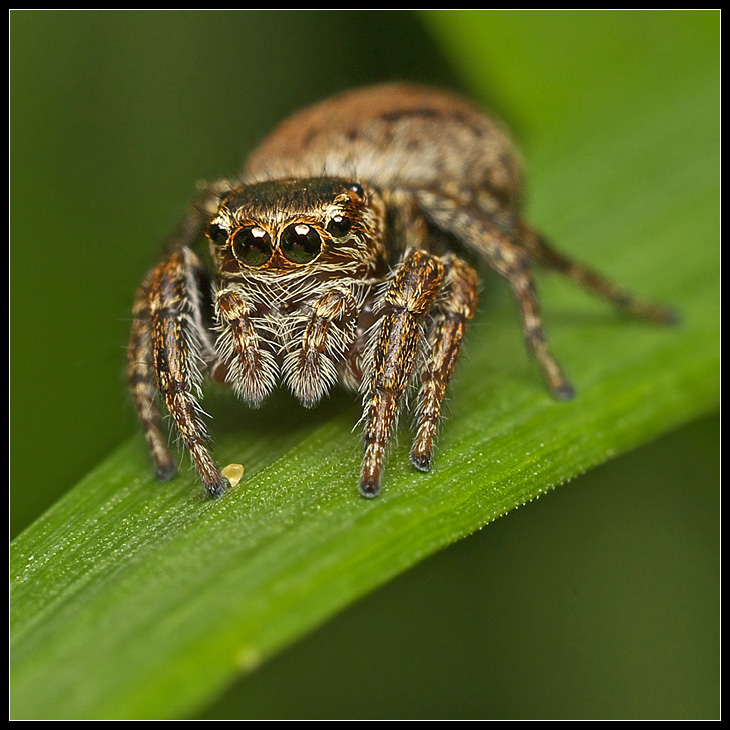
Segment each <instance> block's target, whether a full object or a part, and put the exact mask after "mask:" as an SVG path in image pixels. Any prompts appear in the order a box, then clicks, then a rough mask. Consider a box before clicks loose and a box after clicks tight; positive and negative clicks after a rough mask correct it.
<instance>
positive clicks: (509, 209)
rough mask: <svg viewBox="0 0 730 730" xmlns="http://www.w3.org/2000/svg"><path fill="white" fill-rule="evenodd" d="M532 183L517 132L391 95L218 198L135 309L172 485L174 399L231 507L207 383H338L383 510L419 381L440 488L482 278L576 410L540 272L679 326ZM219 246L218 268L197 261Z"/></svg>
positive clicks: (162, 473) (134, 347)
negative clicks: (397, 434) (459, 365)
mask: <svg viewBox="0 0 730 730" xmlns="http://www.w3.org/2000/svg"><path fill="white" fill-rule="evenodd" d="M521 178H522V173H521V168H520V163H519V160H518V156H517V154H516V152H515V150H514V148H513V146H512V143H511V142H510V140H509V137H508V136H507V134H506V132H505V131H504V130H503V128H502V127H501V126H500V125H499V124H498V123H497V122H496V121H495V120H494V119H493V118H491V117H490V116H487V115H486V114H485V113H484V112H482V111H480V110H478V109H477V108H476V107H475V106H473V105H472V104H471V103H469V102H467V101H465V100H463V99H460V98H458V97H456V96H453V95H452V94H450V93H447V92H444V91H440V90H435V89H429V88H422V87H417V86H410V85H396V84H391V85H382V86H376V87H371V88H366V89H362V90H357V91H353V92H349V93H345V94H342V95H340V96H338V97H335V98H333V99H329V100H327V101H324V102H323V103H320V104H319V105H316V106H314V107H311V108H309V109H305V110H304V111H302V112H300V113H298V114H296V115H294V116H293V117H292V118H290V119H289V120H287V121H285V122H284V123H283V124H282V125H281V126H280V127H279V128H278V129H277V130H275V131H274V133H273V134H272V135H271V136H270V137H268V138H267V139H266V140H265V141H264V142H263V143H262V145H261V146H260V147H259V148H258V149H257V150H255V151H254V153H253V154H252V155H251V157H250V158H249V160H248V163H247V165H246V167H245V169H244V171H243V173H242V176H241V178H240V179H239V180H237V181H235V182H227V181H221V182H218V183H216V184H213V185H210V186H208V187H207V188H206V189H205V190H204V192H203V194H202V195H201V196H200V198H199V199H198V200H197V201H196V203H195V204H194V205H193V206H192V208H191V210H190V212H189V214H188V215H187V217H186V218H185V219H184V221H183V224H182V225H181V227H180V228H179V229H178V230H177V232H176V233H175V234H174V235H173V236H172V238H171V240H170V241H169V245H168V248H167V251H166V254H165V257H164V258H163V260H162V262H161V263H160V264H159V265H158V266H157V267H156V268H154V269H153V270H152V271H151V272H150V273H149V274H148V275H147V277H146V279H145V280H144V283H143V284H142V286H141V288H140V289H139V291H138V293H137V296H136V300H135V304H134V325H133V328H132V335H131V341H130V344H129V366H128V373H129V381H130V387H131V392H132V395H133V399H134V403H135V407H136V410H137V412H138V415H139V419H140V421H141V424H142V427H143V429H144V433H145V436H146V440H147V443H148V445H149V449H150V451H151V454H152V458H153V460H154V463H155V466H156V470H157V475H158V477H159V478H160V479H163V480H165V479H169V478H171V477H172V475H173V474H174V472H175V465H174V462H173V458H172V456H171V454H170V451H169V449H168V445H167V440H166V438H165V437H164V436H163V433H162V427H161V415H160V411H159V409H158V405H157V397H158V395H159V396H160V398H161V400H162V401H163V402H164V404H165V406H166V408H167V410H168V411H169V413H170V415H171V417H172V421H173V424H174V426H175V428H176V430H177V431H178V433H179V435H180V437H181V438H182V441H183V443H184V444H185V446H186V447H187V449H188V450H189V452H190V454H191V456H192V460H193V462H194V464H195V466H196V468H197V470H198V472H199V474H200V477H201V479H202V481H203V484H204V485H205V489H206V490H207V492H208V493H209V494H210V495H211V496H214V497H218V496H220V495H222V494H223V493H224V491H225V489H226V481H225V479H224V478H223V477H222V476H221V472H220V470H219V468H218V466H217V465H216V463H215V461H214V460H213V458H212V457H211V455H210V453H209V451H208V449H207V448H206V446H205V441H206V436H205V428H204V425H203V422H202V411H201V409H200V406H199V397H200V385H201V382H202V378H203V373H204V372H205V373H207V374H209V375H210V376H211V377H213V378H215V379H217V380H220V381H222V382H225V383H227V384H229V385H230V386H231V387H232V388H233V390H234V392H235V393H236V395H237V396H239V397H240V398H241V399H242V400H244V401H245V402H247V403H248V404H250V405H252V406H258V405H259V404H260V403H261V402H262V401H263V400H264V398H266V396H267V395H269V393H271V391H272V390H273V389H274V388H275V387H276V386H277V384H278V383H280V382H282V383H283V384H285V385H286V386H287V387H288V388H289V389H290V390H291V392H292V393H293V394H294V395H295V396H296V397H297V398H298V399H299V400H300V401H301V403H302V404H304V405H305V406H312V405H314V404H315V403H317V402H318V401H319V399H320V398H322V396H323V395H325V394H326V393H327V392H328V391H329V390H330V388H331V387H332V386H333V385H334V384H335V383H336V382H338V381H339V382H340V383H342V384H343V385H344V386H346V387H348V388H350V389H353V390H359V391H360V392H361V394H362V398H363V416H362V422H363V426H364V441H365V454H364V459H363V463H362V471H361V476H360V492H361V493H362V494H363V495H364V496H366V497H373V496H376V495H377V494H378V493H379V490H380V482H381V474H382V470H383V463H384V457H385V454H386V450H387V446H388V443H389V440H390V438H391V434H392V432H393V430H394V428H395V425H396V421H397V418H398V414H399V411H400V410H401V407H402V404H403V401H404V396H405V394H406V391H407V390H408V388H409V385H410V384H411V383H413V382H416V383H418V386H419V389H418V394H417V396H416V403H415V439H414V442H413V448H412V450H411V461H412V463H413V465H414V466H415V467H416V468H418V469H420V470H423V471H426V470H428V469H429V467H430V464H431V459H432V455H433V450H434V439H435V433H436V427H437V423H438V420H439V416H440V412H441V406H442V402H443V398H444V392H445V390H446V386H447V384H448V382H449V380H450V379H451V376H452V374H453V372H454V367H455V365H456V361H457V359H458V356H459V352H460V349H461V345H462V340H463V338H464V332H465V328H466V323H467V322H468V321H469V320H470V319H471V318H472V317H473V316H474V312H475V309H476V305H477V295H478V279H477V274H476V271H475V269H474V268H473V266H476V265H477V263H478V262H479V261H485V262H487V263H488V264H489V265H490V266H491V267H492V268H493V269H495V270H496V271H497V272H498V273H499V274H501V275H502V276H503V277H504V278H505V279H506V280H507V282H508V283H509V285H510V286H511V288H512V290H513V293H514V294H515V296H516V299H517V303H518V305H519V310H520V315H521V319H522V325H523V329H524V337H525V340H526V342H527V346H528V348H529V350H530V351H531V352H532V353H533V354H534V356H535V358H536V359H537V362H538V364H539V366H540V368H541V370H542V373H543V376H544V379H545V381H546V384H547V387H548V388H549V390H550V392H551V393H552V394H553V395H554V396H555V397H556V398H559V399H569V398H571V397H572V396H573V389H572V387H571V385H570V383H569V382H568V380H567V379H566V377H565V375H564V374H563V371H562V370H561V368H560V367H559V365H558V364H557V362H556V361H555V359H554V358H553V356H552V355H551V353H550V350H549V348H548V343H547V340H546V337H545V334H544V332H543V326H542V318H541V316H540V311H539V307H538V301H537V297H536V294H535V287H534V284H533V277H532V273H531V266H532V265H533V263H535V264H542V265H545V266H547V267H548V268H551V269H553V270H557V271H559V272H560V273H562V274H564V275H565V276H567V277H569V278H570V279H573V280H574V281H576V282H578V283H580V284H582V285H583V286H585V287H586V288H588V289H589V290H591V291H593V292H594V293H595V294H597V295H599V296H601V297H604V298H606V299H608V300H609V301H611V302H612V303H613V304H614V305H616V306H617V307H619V308H621V309H623V310H626V311H628V312H631V313H633V314H635V315H638V316H640V317H643V318H646V319H649V320H654V321H659V322H667V321H671V320H672V313H671V312H669V311H668V310H666V309H664V308H662V307H658V306H654V305H651V304H647V303H644V302H641V301H639V300H637V299H636V298H634V297H632V296H630V295H627V294H626V293H625V292H623V291H622V290H620V289H619V288H618V287H616V286H615V285H614V284H612V283H610V282H609V281H607V280H606V279H605V278H604V277H602V276H600V275H599V274H596V273H594V272H593V271H591V270H589V269H587V268H586V267H584V266H583V265H582V264H580V263H577V262H575V261H573V260H571V259H568V258H567V257H566V256H564V255H563V254H561V253H558V252H557V251H555V250H554V249H553V248H552V247H551V246H550V245H549V244H548V243H547V242H546V240H545V239H544V238H543V237H542V236H541V235H540V234H539V233H537V232H536V231H534V230H533V229H532V228H530V227H529V225H528V224H527V223H526V222H525V221H524V220H523V219H522V218H521V202H522V201H521V197H522V179H521ZM204 234H205V236H207V239H208V249H209V254H210V258H211V264H212V265H211V266H210V267H206V266H204V265H203V264H202V263H201V260H200V259H199V258H198V255H196V253H194V251H193V247H194V245H195V244H196V243H198V241H199V240H200V239H201V238H203V235H204Z"/></svg>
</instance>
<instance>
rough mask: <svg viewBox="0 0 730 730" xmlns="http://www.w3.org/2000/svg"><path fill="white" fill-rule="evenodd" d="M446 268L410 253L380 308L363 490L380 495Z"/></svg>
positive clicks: (369, 375)
mask: <svg viewBox="0 0 730 730" xmlns="http://www.w3.org/2000/svg"><path fill="white" fill-rule="evenodd" d="M444 277H445V267H444V265H443V264H442V263H441V261H439V259H438V258H436V257H435V256H432V255H431V254H428V253H426V252H424V251H418V250H416V251H411V252H409V253H407V254H406V255H405V257H404V259H403V261H402V263H401V264H400V265H399V266H398V267H397V268H396V270H395V272H394V273H393V275H392V277H391V278H390V280H389V281H388V282H387V286H386V287H385V288H384V291H383V293H382V295H381V298H380V301H379V302H378V303H377V304H376V311H377V310H381V311H382V312H383V313H382V315H381V317H380V319H379V320H378V322H377V324H376V326H375V328H374V330H373V340H372V344H371V345H370V346H369V349H370V352H369V353H368V357H367V358H366V372H365V377H364V379H363V388H364V398H363V406H364V408H363V420H364V423H365V433H364V438H365V455H364V458H363V463H362V471H361V476H360V492H361V494H363V496H365V497H375V496H377V495H378V494H379V492H380V479H381V474H382V470H383V462H384V458H385V452H386V449H387V447H388V444H389V442H390V437H391V434H392V432H393V429H394V428H395V426H396V423H397V420H398V414H399V411H400V406H401V403H402V400H403V396H404V394H405V392H406V389H407V388H408V384H409V382H410V379H411V375H412V373H413V371H414V369H415V366H416V362H417V360H418V357H419V355H420V353H421V351H422V343H423V326H424V322H425V319H426V317H427V316H428V315H429V313H430V311H431V308H432V306H433V303H434V302H435V301H436V298H437V297H438V295H439V293H440V291H441V287H442V284H443V281H444Z"/></svg>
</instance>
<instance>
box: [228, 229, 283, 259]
mask: <svg viewBox="0 0 730 730" xmlns="http://www.w3.org/2000/svg"><path fill="white" fill-rule="evenodd" d="M231 245H232V246H233V254H234V255H235V257H236V258H237V259H238V260H239V261H240V262H241V263H242V264H246V265H247V266H263V265H264V264H265V263H266V262H267V261H268V260H269V259H270V258H271V254H272V253H273V252H274V249H273V247H272V246H271V236H269V234H268V233H267V232H266V231H265V230H264V229H263V228H259V227H258V226H246V227H245V228H240V229H239V230H237V231H236V232H235V233H234V234H233V242H232V244H231Z"/></svg>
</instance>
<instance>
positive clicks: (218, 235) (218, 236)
mask: <svg viewBox="0 0 730 730" xmlns="http://www.w3.org/2000/svg"><path fill="white" fill-rule="evenodd" d="M207 234H208V238H210V240H211V241H213V243H218V244H220V243H225V242H226V239H227V238H228V231H226V229H225V228H221V227H220V226H219V225H218V224H217V223H211V224H210V225H209V226H208V230H207Z"/></svg>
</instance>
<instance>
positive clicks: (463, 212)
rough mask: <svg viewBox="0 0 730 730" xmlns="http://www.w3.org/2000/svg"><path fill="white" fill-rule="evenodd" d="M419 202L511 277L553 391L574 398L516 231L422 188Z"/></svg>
mask: <svg viewBox="0 0 730 730" xmlns="http://www.w3.org/2000/svg"><path fill="white" fill-rule="evenodd" d="M419 202H420V203H421V205H422V208H423V211H424V214H425V215H426V216H427V218H428V219H430V220H431V221H432V222H433V223H435V224H436V225H437V226H438V227H439V228H442V229H443V230H447V231H451V232H452V233H453V234H454V235H455V236H456V237H457V238H458V239H459V240H460V241H461V242H462V243H463V244H464V245H466V246H467V247H468V248H470V249H471V250H472V251H474V252H475V253H476V254H477V255H479V256H480V257H481V258H483V259H485V260H486V261H487V262H488V263H489V265H490V266H491V267H492V268H493V269H494V270H495V271H497V272H498V273H499V274H501V275H502V276H503V277H504V278H505V279H506V280H507V281H508V283H509V284H510V286H511V287H512V291H513V293H514V294H515V297H516V298H517V302H518V305H519V308H520V317H521V319H522V329H523V333H524V338H525V342H526V343H527V347H528V349H529V350H530V351H531V352H532V353H533V355H534V356H535V359H536V360H537V362H538V365H539V366H540V369H541V370H542V374H543V378H544V380H545V382H546V384H547V386H548V388H549V390H550V392H551V393H552V395H553V396H554V397H555V398H558V399H559V400H570V399H571V398H572V397H573V395H574V391H573V387H572V386H571V384H570V383H569V382H568V379H567V378H566V377H565V375H564V373H563V371H562V368H561V367H560V365H558V363H557V361H556V360H555V358H554V357H553V355H552V353H551V352H550V348H549V347H548V343H547V337H546V336H545V330H544V328H543V323H542V314H541V312H540V305H539V304H538V301H537V293H536V291H535V282H534V279H533V276H532V271H531V269H530V258H529V255H528V252H527V251H526V250H525V249H524V248H523V247H522V246H521V245H520V244H519V243H518V242H517V241H516V240H515V239H514V237H513V236H512V235H509V234H508V233H506V232H505V230H503V229H502V228H500V227H498V226H497V225H495V224H493V223H492V222H491V221H489V220H488V219H487V218H485V217H484V216H483V215H481V214H480V213H479V212H478V211H477V210H476V209H471V208H468V207H465V206H464V205H463V204H462V203H460V202H459V201H457V200H455V199H454V198H450V197H447V196H445V195H442V194H440V193H436V192H433V191H422V192H421V193H419Z"/></svg>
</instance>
